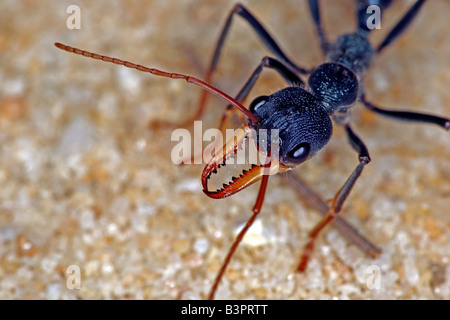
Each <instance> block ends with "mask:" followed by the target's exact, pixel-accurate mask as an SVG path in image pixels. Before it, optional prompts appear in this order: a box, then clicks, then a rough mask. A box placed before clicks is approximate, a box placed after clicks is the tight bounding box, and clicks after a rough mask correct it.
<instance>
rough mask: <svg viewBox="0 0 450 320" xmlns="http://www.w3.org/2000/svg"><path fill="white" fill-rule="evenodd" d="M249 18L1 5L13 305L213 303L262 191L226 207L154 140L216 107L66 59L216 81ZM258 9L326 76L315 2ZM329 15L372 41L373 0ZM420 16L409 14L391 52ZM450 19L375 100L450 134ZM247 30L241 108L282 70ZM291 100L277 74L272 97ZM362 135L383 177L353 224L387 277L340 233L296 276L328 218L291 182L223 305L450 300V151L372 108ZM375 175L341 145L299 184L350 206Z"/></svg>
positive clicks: (248, 249) (333, 32)
mask: <svg viewBox="0 0 450 320" xmlns="http://www.w3.org/2000/svg"><path fill="white" fill-rule="evenodd" d="M323 2H325V1H323ZM233 3H234V1H210V0H208V1H202V0H195V1H194V0H182V1H181V0H177V1H175V0H169V1H157V0H155V1H145V2H142V1H127V2H125V1H103V0H102V1H95V2H94V1H85V0H79V1H39V5H38V4H37V3H36V1H31V0H30V1H25V0H23V1H9V0H6V1H2V2H1V4H0V25H1V28H0V64H1V69H0V83H1V86H0V128H1V130H0V143H1V146H2V147H1V152H0V183H1V185H2V188H1V190H0V299H175V298H181V299H202V298H205V296H206V294H207V292H208V290H209V288H210V286H211V283H212V281H213V279H214V277H215V274H216V272H217V270H218V269H219V267H220V265H221V263H222V260H223V258H224V256H225V254H226V252H227V250H228V248H229V247H230V244H231V242H232V240H233V238H234V235H235V234H236V232H237V230H239V227H240V226H241V225H242V223H244V222H245V221H246V219H248V217H249V216H250V213H251V207H252V205H253V202H254V201H255V198H256V193H257V187H256V186H252V187H250V188H248V189H246V190H244V191H242V192H240V193H239V194H237V195H234V196H232V197H230V198H227V199H223V200H213V199H209V198H208V197H206V196H205V195H204V194H203V192H202V190H201V184H200V174H201V172H202V169H203V167H202V166H201V165H192V166H189V167H187V166H183V167H179V166H176V165H174V164H173V163H172V162H171V160H170V153H171V148H172V146H173V145H174V144H173V143H172V142H171V141H170V136H171V130H159V131H151V130H149V129H148V123H149V122H150V121H152V120H173V121H181V120H183V119H186V117H187V116H188V115H189V114H191V113H192V112H193V111H194V109H195V107H196V105H197V103H198V97H199V92H200V90H199V89H197V88H195V87H193V86H191V85H188V84H186V83H184V82H182V81H175V80H169V79H160V78H156V77H152V76H150V75H147V74H143V73H139V72H137V71H132V70H128V69H126V68H123V67H119V66H114V65H112V64H107V63H101V62H98V61H94V60H89V59H85V58H82V57H79V56H75V55H71V54H69V53H65V52H62V51H59V50H57V49H56V48H55V47H54V46H53V43H54V42H55V41H60V42H63V43H66V44H70V45H75V46H77V47H80V48H84V49H88V50H92V51H95V52H99V53H102V54H108V55H111V56H116V57H120V58H123V59H128V60H131V61H134V62H137V63H141V64H144V65H148V66H153V67H158V68H162V69H164V70H169V71H176V72H182V73H187V74H192V75H196V76H199V77H202V76H203V74H204V69H205V67H206V65H207V62H208V61H209V59H210V55H211V53H212V50H213V47H214V44H215V41H216V38H217V35H218V33H219V30H220V27H221V25H222V24H223V21H224V19H225V17H226V15H227V12H228V10H229V9H230V8H231V7H232V5H233ZM243 3H245V4H246V5H247V6H248V8H250V9H251V10H252V11H253V12H254V13H255V14H256V15H257V16H258V17H259V19H260V20H261V21H263V22H264V24H265V25H266V26H267V27H268V28H269V29H270V31H271V33H272V34H273V35H275V36H276V38H277V39H279V42H280V44H281V45H282V47H283V48H284V49H285V50H286V52H288V54H289V55H290V56H291V57H294V58H295V60H296V61H297V62H298V63H299V64H301V65H304V66H307V67H311V66H314V65H316V64H318V63H320V61H321V55H320V50H319V46H318V41H317V39H316V37H315V34H314V29H313V26H312V23H311V19H310V17H309V16H308V12H307V7H306V1H303V0H282V1H261V0H258V1H256V0H254V1H251V0H249V1H243ZM326 3H327V6H326V7H325V6H324V7H323V8H322V9H323V19H324V25H325V29H326V31H327V34H328V36H329V37H330V39H335V37H336V36H337V35H339V34H340V33H343V32H350V31H352V28H353V25H354V19H353V1H326ZM410 3H412V1H406V0H405V1H396V3H395V4H394V5H393V6H392V8H391V9H390V10H389V11H388V12H386V13H385V15H384V16H383V17H384V18H383V23H382V29H381V30H379V31H377V32H376V33H374V34H373V37H372V38H371V40H372V41H373V43H379V41H381V39H382V38H383V35H385V34H386V33H387V32H388V30H389V28H390V27H391V26H392V25H393V24H394V23H395V22H396V21H398V19H399V18H400V17H401V15H402V13H403V12H405V10H406V8H407V7H408V6H409V4H410ZM72 4H77V5H78V6H79V8H80V13H81V29H79V30H70V29H68V28H67V26H66V20H67V19H68V17H69V14H68V13H66V10H67V8H68V7H69V6H70V5H72ZM448 12H450V2H449V1H445V0H433V1H429V3H427V4H426V5H425V7H424V9H423V11H422V12H421V13H420V16H419V17H418V19H417V20H416V21H415V22H414V24H413V25H412V27H411V28H410V29H409V30H408V32H407V34H405V35H404V36H403V37H402V38H401V39H400V40H399V41H397V42H396V43H395V44H394V45H392V47H389V48H388V49H387V50H386V51H385V52H384V53H383V54H382V55H381V56H379V57H378V58H377V59H376V61H375V62H374V64H373V66H372V68H371V70H370V71H369V72H368V74H367V77H366V79H365V84H366V90H367V95H368V97H369V99H371V100H372V101H374V102H376V103H379V104H380V105H384V106H388V107H391V108H400V109H402V108H403V109H404V108H408V109H411V110H426V111H428V112H431V113H435V114H442V115H446V116H447V117H449V116H450V90H448V87H449V86H450V65H449V62H450V33H449V32H448V30H449V28H448ZM235 22H236V23H235V24H234V25H233V27H232V33H231V35H230V38H229V41H228V42H227V44H226V48H225V49H224V56H223V59H222V60H221V62H220V67H219V71H218V72H217V74H216V76H215V79H214V83H215V84H216V85H217V86H219V87H220V88H221V89H223V90H224V91H226V92H228V93H230V94H235V93H236V92H237V90H238V89H239V87H240V86H241V85H242V83H243V81H244V80H245V79H246V78H247V76H248V74H249V73H250V72H251V70H252V69H253V68H254V67H255V66H256V65H257V63H258V61H259V60H260V59H261V58H262V57H263V56H264V55H266V54H267V51H266V50H265V49H264V47H263V46H262V45H261V44H260V42H259V41H258V39H257V38H256V37H255V36H254V34H252V32H251V31H250V30H249V28H248V27H247V26H246V24H245V23H243V22H242V21H240V19H236V21H235ZM283 86H284V83H283V81H282V80H281V79H280V78H279V77H278V76H276V75H274V73H272V72H266V73H265V75H264V76H263V77H262V79H261V81H260V82H259V83H258V86H257V88H256V89H255V90H254V91H253V92H252V97H254V96H256V95H258V94H270V93H272V92H275V91H276V90H278V89H280V88H282V87H283ZM223 106H224V104H223V102H221V101H219V100H217V99H211V100H210V104H209V108H208V114H207V116H206V117H205V122H204V129H205V128H207V127H215V126H217V122H218V119H219V118H220V114H221V113H222V110H223ZM353 118H354V128H355V131H357V132H358V134H359V135H360V136H361V137H362V138H363V139H364V141H365V142H366V144H367V146H368V148H369V150H370V152H371V156H372V163H370V165H369V166H368V167H367V170H366V171H364V173H363V176H362V178H361V179H360V181H358V183H357V185H356V187H355V190H354V192H353V193H352V195H351V197H350V198H349V201H348V203H347V204H346V206H345V208H344V211H345V212H344V216H345V217H346V219H347V220H348V221H350V222H351V223H352V224H353V225H355V226H356V227H357V228H358V229H359V230H360V231H361V232H362V233H363V234H365V235H366V236H367V237H368V238H369V239H371V240H372V241H373V242H374V243H376V244H377V245H378V246H379V247H380V248H382V250H383V253H382V254H381V256H380V257H379V258H378V259H371V258H369V257H367V256H365V255H364V254H363V253H361V252H360V251H359V250H358V249H357V248H356V247H355V246H354V245H352V244H350V243H348V242H347V241H346V240H344V238H343V237H342V236H341V235H339V234H338V233H337V232H336V231H335V230H333V229H327V232H325V233H324V234H323V235H322V236H321V237H320V239H319V240H318V243H317V248H316V251H315V252H314V255H313V258H312V260H311V262H310V266H309V268H308V270H307V271H306V272H305V273H304V274H298V273H296V272H294V270H295V267H296V264H297V263H298V259H299V256H300V254H301V252H302V248H303V246H304V244H305V243H306V241H307V235H308V231H309V230H311V228H313V226H314V225H315V224H316V223H317V222H318V221H319V219H320V216H319V215H318V214H317V213H315V212H314V211H313V210H311V209H308V208H306V207H305V206H304V205H303V204H302V202H301V200H300V199H299V198H298V197H297V196H296V194H295V193H294V191H293V190H292V189H290V187H288V186H286V185H285V184H284V183H283V177H274V178H271V180H270V181H269V187H268V191H267V196H266V201H265V203H264V207H263V211H262V213H261V217H260V218H259V219H258V221H257V224H256V226H255V228H253V229H252V230H251V234H250V236H248V237H247V238H246V239H244V243H243V244H242V245H241V246H240V247H239V249H238V251H237V253H236V255H235V257H234V259H233V260H232V263H231V265H230V268H229V271H228V272H227V274H226V276H225V278H224V280H223V282H222V284H221V286H220V288H219V290H218V292H217V298H222V299H254V298H256V299H449V298H450V260H449V259H450V233H449V227H450V209H449V208H450V165H449V159H450V136H449V133H448V132H445V131H444V130H442V129H440V128H437V127H434V126H429V125H413V124H405V123H400V122H396V121H392V120H388V119H383V118H381V117H379V116H374V115H373V114H371V113H370V112H368V111H366V110H363V108H362V107H361V106H360V105H356V107H355V111H354V113H353ZM356 164H357V157H356V155H355V153H354V152H353V151H352V150H351V148H350V147H349V146H348V144H347V142H346V137H345V134H344V132H343V130H342V129H341V128H335V133H334V136H333V139H332V141H331V142H330V144H329V146H328V147H327V148H326V149H325V150H324V151H323V152H321V153H320V154H319V155H318V156H317V157H315V158H314V159H313V160H311V161H309V162H308V163H306V164H304V165H302V166H301V167H299V168H297V169H296V172H298V173H299V174H301V175H302V176H303V177H304V178H305V179H306V180H308V182H309V184H310V185H311V186H312V187H313V188H314V189H315V190H317V191H318V192H319V194H321V195H322V196H323V197H324V199H330V198H332V197H333V195H334V193H335V192H336V190H337V189H338V188H339V187H340V186H341V185H342V183H343V182H344V181H345V179H346V178H347V177H348V175H349V174H350V172H351V171H352V170H353V168H354V167H355V166H356ZM78 271H79V273H78ZM78 275H79V278H76V277H77V276H78ZM74 277H75V278H74ZM77 279H78V280H80V287H79V288H77V287H76V286H75V287H74V286H73V285H74V284H77V282H76V281H75V280H77Z"/></svg>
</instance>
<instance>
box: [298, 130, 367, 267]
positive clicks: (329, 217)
mask: <svg viewBox="0 0 450 320" xmlns="http://www.w3.org/2000/svg"><path fill="white" fill-rule="evenodd" d="M345 129H346V131H347V135H348V138H349V142H350V144H351V146H352V147H353V149H355V150H356V151H358V153H359V164H358V166H357V167H356V168H355V170H354V171H353V173H352V174H351V175H350V177H349V178H348V179H347V181H346V182H345V183H344V185H343V186H342V187H341V188H340V189H339V191H338V192H337V193H336V195H335V196H334V198H333V201H332V202H331V205H330V209H329V210H328V212H327V214H326V216H325V218H323V219H322V221H321V222H319V224H318V225H317V226H316V227H315V228H314V229H313V230H312V231H311V233H310V235H309V241H308V243H307V244H306V246H305V249H304V251H303V255H302V257H301V260H300V263H299V265H298V271H300V272H302V271H304V270H305V269H306V266H307V264H308V261H309V258H310V256H311V253H312V251H313V249H314V241H315V240H316V239H317V237H318V236H319V234H320V232H321V231H322V230H323V229H324V228H325V227H326V226H327V225H329V224H330V223H331V222H333V221H334V219H335V218H336V216H337V215H338V214H339V213H340V212H341V209H342V206H343V204H344V202H345V200H346V199H347V197H348V195H349V194H350V192H351V190H352V188H353V186H354V185H355V183H356V181H357V180H358V178H359V177H360V176H361V173H362V171H363V169H364V167H365V166H366V164H368V163H369V162H370V156H369V152H368V151H367V148H366V146H365V145H364V143H363V142H362V141H361V139H359V137H358V136H357V135H356V134H355V133H354V132H353V130H352V129H351V128H350V126H349V125H346V126H345Z"/></svg>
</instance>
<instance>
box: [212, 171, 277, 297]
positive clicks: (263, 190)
mask: <svg viewBox="0 0 450 320" xmlns="http://www.w3.org/2000/svg"><path fill="white" fill-rule="evenodd" d="M266 169H270V163H269V166H268V167H266ZM268 181H269V174H265V175H264V176H263V178H262V182H261V186H260V187H259V192H258V197H257V198H256V202H255V205H254V206H253V214H252V216H251V217H250V219H249V220H248V221H247V223H246V224H245V226H244V227H243V228H242V230H241V231H240V232H239V234H238V236H237V237H236V239H235V240H234V242H233V244H232V246H231V248H230V250H229V251H228V254H227V256H226V258H225V260H224V262H223V264H222V267H221V268H220V270H219V272H218V273H217V276H216V279H215V280H214V284H213V286H212V287H211V291H210V292H209V295H208V299H209V300H213V299H214V295H215V294H216V291H217V288H218V286H219V283H220V281H221V280H222V277H223V275H224V274H225V271H226V269H227V267H228V264H229V263H230V261H231V258H232V257H233V254H234V252H235V251H236V249H237V247H238V246H239V243H240V242H241V241H242V238H244V236H245V234H246V233H247V231H248V229H249V228H250V227H251V226H252V224H253V222H255V219H256V217H257V216H258V214H259V213H260V212H261V207H262V205H263V201H264V196H265V194H266V189H267V183H268Z"/></svg>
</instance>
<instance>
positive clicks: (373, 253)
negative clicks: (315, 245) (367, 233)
mask: <svg viewBox="0 0 450 320" xmlns="http://www.w3.org/2000/svg"><path fill="white" fill-rule="evenodd" d="M286 178H287V179H286V181H287V182H288V183H289V185H290V186H292V188H294V190H295V191H296V192H297V193H298V194H299V196H300V198H301V200H302V201H304V202H305V204H306V205H308V206H309V207H311V208H313V209H315V210H317V211H318V212H319V213H320V214H322V215H323V216H326V215H327V213H328V211H329V210H330V206H329V205H328V204H327V203H326V202H325V201H324V200H322V198H320V197H319V196H318V195H317V194H316V193H315V192H314V191H313V190H312V189H311V188H309V187H308V186H307V184H306V183H305V182H304V181H303V180H302V179H301V178H300V177H299V176H298V175H297V174H295V173H294V172H292V171H288V172H287V173H286ZM332 226H333V228H335V229H336V230H338V231H339V232H340V233H341V235H342V236H344V237H345V238H346V239H347V240H348V241H350V242H351V243H353V244H354V245H355V246H357V247H358V248H359V249H360V250H361V251H363V252H364V253H366V254H367V255H368V256H370V257H372V258H376V257H378V256H379V254H380V253H381V249H379V248H378V247H377V246H375V245H374V244H373V243H372V242H370V240H368V239H367V238H365V237H364V236H363V235H362V234H360V233H359V232H358V230H357V229H355V227H353V226H352V225H350V224H349V223H348V222H347V221H346V220H345V219H344V218H343V217H341V216H336V219H335V220H334V221H333V222H332Z"/></svg>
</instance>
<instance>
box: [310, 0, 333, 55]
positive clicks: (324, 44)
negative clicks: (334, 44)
mask: <svg viewBox="0 0 450 320" xmlns="http://www.w3.org/2000/svg"><path fill="white" fill-rule="evenodd" d="M308 5H309V11H310V13H311V17H312V18H313V20H314V25H315V26H316V32H317V36H318V38H319V41H320V47H321V48H322V52H323V55H324V56H325V55H326V54H327V52H328V49H329V46H330V44H329V43H328V41H327V39H326V37H325V33H324V32H323V27H322V21H321V19H320V7H319V2H318V0H308Z"/></svg>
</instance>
